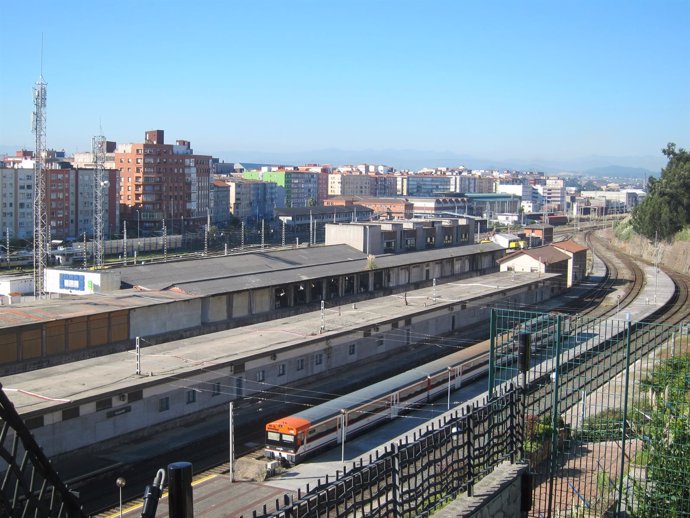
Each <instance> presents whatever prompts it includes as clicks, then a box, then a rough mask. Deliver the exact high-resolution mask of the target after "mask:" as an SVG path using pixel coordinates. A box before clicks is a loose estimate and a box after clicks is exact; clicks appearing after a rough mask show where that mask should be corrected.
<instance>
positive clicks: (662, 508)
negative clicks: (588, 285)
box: [490, 310, 690, 518]
mask: <svg viewBox="0 0 690 518" xmlns="http://www.w3.org/2000/svg"><path fill="white" fill-rule="evenodd" d="M620 316H621V317H622V315H620ZM521 334H522V335H523V337H522V338H521V336H520V335H521ZM521 341H522V342H524V343H529V350H530V353H531V358H530V370H529V371H528V372H527V373H525V374H522V373H521V372H520V370H519V369H518V367H519V365H518V351H519V345H520V342H521ZM688 353H689V348H688V333H687V328H686V327H683V326H666V325H658V324H640V323H638V324H633V323H631V322H629V321H627V320H625V319H624V318H617V317H614V318H610V319H601V318H596V319H595V318H583V317H580V316H575V315H561V314H538V313H528V312H521V311H512V310H494V312H493V315H492V355H491V356H492V369H491V370H492V375H491V381H490V383H491V387H494V388H498V387H501V386H502V384H503V383H506V382H509V381H513V382H516V381H517V382H519V383H520V384H521V385H522V386H524V388H525V444H524V447H525V457H526V459H527V460H528V461H529V463H530V468H531V470H532V472H533V473H534V475H535V477H534V478H535V487H534V494H533V509H532V512H531V513H532V514H531V515H532V516H535V517H541V516H544V517H557V516H558V517H564V516H567V517H571V516H572V517H590V516H591V517H595V516H597V517H598V516H633V517H640V518H642V517H657V516H658V517H662V516H663V517H676V516H690V356H689V354H688Z"/></svg>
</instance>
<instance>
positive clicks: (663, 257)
mask: <svg viewBox="0 0 690 518" xmlns="http://www.w3.org/2000/svg"><path fill="white" fill-rule="evenodd" d="M601 235H602V236H603V237H605V238H606V239H609V240H611V244H612V245H613V246H614V247H616V248H618V249H619V250H621V251H623V252H625V253H626V254H628V255H631V256H633V257H638V258H640V259H642V260H643V261H646V262H648V263H650V264H654V262H655V260H657V259H658V260H659V264H660V265H661V266H662V267H664V268H668V269H670V270H674V271H676V272H679V273H682V274H684V275H690V243H687V242H685V241H676V242H674V243H667V242H665V241H661V242H659V243H657V244H656V246H655V245H654V242H653V241H649V240H648V239H647V238H644V237H641V236H638V235H633V236H632V237H631V238H630V239H628V240H627V241H622V240H620V239H618V238H616V237H615V236H614V235H613V233H612V232H611V230H610V229H607V230H605V231H603V232H602V234H601Z"/></svg>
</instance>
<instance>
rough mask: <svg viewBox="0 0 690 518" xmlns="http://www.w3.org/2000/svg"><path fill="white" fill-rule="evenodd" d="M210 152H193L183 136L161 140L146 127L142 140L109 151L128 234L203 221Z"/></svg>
mask: <svg viewBox="0 0 690 518" xmlns="http://www.w3.org/2000/svg"><path fill="white" fill-rule="evenodd" d="M211 162H212V157H211V156H209V155H196V154H194V151H193V150H192V148H191V145H190V143H189V142H188V141H186V140H178V141H176V143H175V144H166V143H165V140H164V132H163V130H152V131H147V132H146V135H145V139H144V142H143V143H137V144H121V145H118V146H117V148H116V150H115V167H117V168H118V169H119V171H120V208H121V217H122V219H123V220H126V221H127V226H128V228H129V229H130V230H129V232H130V235H131V233H132V231H133V229H134V228H138V229H140V231H141V233H142V235H146V234H150V233H152V232H154V231H159V230H161V228H162V224H163V220H165V222H166V226H167V228H168V232H169V233H178V232H180V231H181V230H182V228H183V226H184V228H187V229H196V228H197V227H200V226H201V225H204V224H205V223H206V216H207V210H208V207H209V179H210V176H211Z"/></svg>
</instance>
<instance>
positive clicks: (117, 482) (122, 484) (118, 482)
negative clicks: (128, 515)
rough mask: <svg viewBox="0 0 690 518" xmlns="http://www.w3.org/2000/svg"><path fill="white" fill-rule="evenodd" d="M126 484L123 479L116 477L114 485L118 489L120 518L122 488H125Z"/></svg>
mask: <svg viewBox="0 0 690 518" xmlns="http://www.w3.org/2000/svg"><path fill="white" fill-rule="evenodd" d="M126 484H127V481H126V480H125V479H124V477H117V480H116V481H115V485H116V486H117V487H118V488H120V518H122V488H123V487H125V485H126Z"/></svg>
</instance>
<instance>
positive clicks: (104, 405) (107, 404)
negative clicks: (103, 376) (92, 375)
mask: <svg viewBox="0 0 690 518" xmlns="http://www.w3.org/2000/svg"><path fill="white" fill-rule="evenodd" d="M112 407H113V400H112V398H106V399H99V400H98V401H96V411H97V412H98V411H99V410H107V409H108V408H112Z"/></svg>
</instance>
